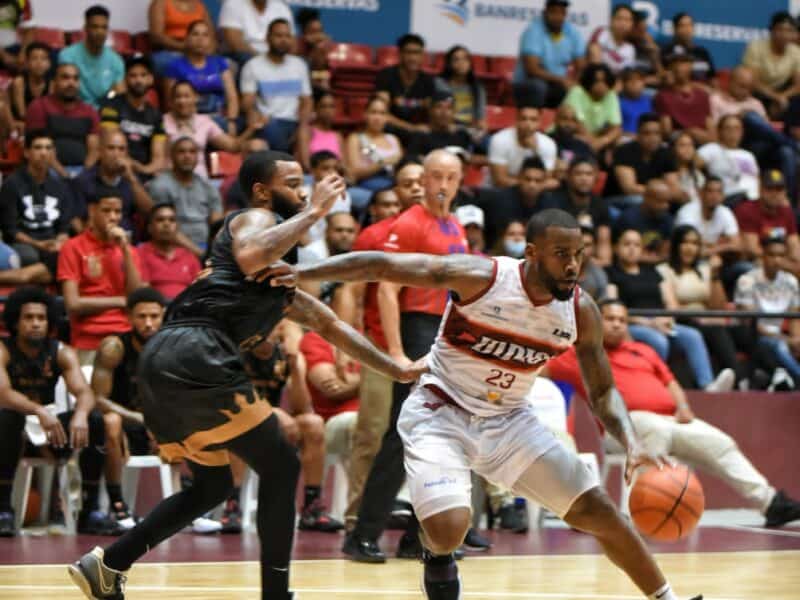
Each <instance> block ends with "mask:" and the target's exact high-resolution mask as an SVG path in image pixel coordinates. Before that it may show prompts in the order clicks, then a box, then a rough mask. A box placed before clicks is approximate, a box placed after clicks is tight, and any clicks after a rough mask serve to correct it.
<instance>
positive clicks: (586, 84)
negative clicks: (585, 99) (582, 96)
mask: <svg viewBox="0 0 800 600" xmlns="http://www.w3.org/2000/svg"><path fill="white" fill-rule="evenodd" d="M598 73H602V74H603V75H605V78H606V85H608V88H609V91H611V90H612V89H613V88H614V85H615V84H616V83H617V78H616V77H615V76H614V73H612V72H611V69H609V68H608V65H607V64H605V63H600V64H591V65H587V66H586V68H585V69H584V70H583V73H581V76H580V81H579V83H580V85H581V87H582V88H583V89H584V90H586V91H587V92H588V91H589V90H590V89H591V88H592V84H594V82H595V79H597V74H598Z"/></svg>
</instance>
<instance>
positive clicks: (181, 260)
mask: <svg viewBox="0 0 800 600" xmlns="http://www.w3.org/2000/svg"><path fill="white" fill-rule="evenodd" d="M147 232H148V233H149V234H150V240H149V241H147V242H144V243H143V244H140V245H139V246H138V247H137V250H138V251H139V259H140V261H141V265H142V272H141V277H142V281H143V282H144V283H146V284H148V285H150V286H151V287H152V288H153V289H155V290H157V291H158V292H159V293H161V294H162V295H163V296H164V297H165V298H167V299H168V300H172V299H173V298H175V297H176V296H177V295H178V294H180V293H181V292H182V291H183V290H184V289H186V287H188V286H189V284H190V283H192V281H194V279H195V277H197V274H198V273H199V272H200V261H199V260H198V258H197V257H196V256H195V255H194V254H192V253H191V252H190V251H189V250H187V249H186V248H184V247H183V246H181V245H180V244H178V215H177V211H176V210H175V206H174V205H172V204H169V203H162V204H156V205H155V206H154V207H153V209H152V210H151V211H150V216H149V218H148V221H147Z"/></svg>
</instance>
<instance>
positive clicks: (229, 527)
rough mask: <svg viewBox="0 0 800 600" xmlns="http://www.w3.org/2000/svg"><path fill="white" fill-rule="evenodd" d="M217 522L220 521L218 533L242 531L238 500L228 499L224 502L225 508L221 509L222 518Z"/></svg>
mask: <svg viewBox="0 0 800 600" xmlns="http://www.w3.org/2000/svg"><path fill="white" fill-rule="evenodd" d="M219 522H220V523H222V531H221V532H220V533H229V534H236V533H242V511H241V510H240V509H239V502H238V501H236V500H235V499H230V500H228V501H227V502H226V503H225V509H224V510H223V511H222V518H221V519H220V520H219Z"/></svg>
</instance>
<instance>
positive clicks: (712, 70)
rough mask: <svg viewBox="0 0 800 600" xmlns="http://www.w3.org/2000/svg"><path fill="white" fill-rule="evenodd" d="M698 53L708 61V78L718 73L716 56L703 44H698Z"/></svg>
mask: <svg viewBox="0 0 800 600" xmlns="http://www.w3.org/2000/svg"><path fill="white" fill-rule="evenodd" d="M696 51H697V53H698V54H700V55H701V56H702V57H703V60H704V61H706V62H707V63H708V67H709V69H708V78H709V79H711V78H712V77H715V76H716V75H717V69H716V67H715V66H714V58H713V57H712V56H711V53H710V52H709V51H708V50H706V49H705V48H704V47H703V46H697V50H696Z"/></svg>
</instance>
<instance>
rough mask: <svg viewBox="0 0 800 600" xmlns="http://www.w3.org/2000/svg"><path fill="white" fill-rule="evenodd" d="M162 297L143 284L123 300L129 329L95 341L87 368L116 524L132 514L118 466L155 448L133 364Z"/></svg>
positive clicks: (157, 325)
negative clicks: (99, 418) (103, 433)
mask: <svg viewBox="0 0 800 600" xmlns="http://www.w3.org/2000/svg"><path fill="white" fill-rule="evenodd" d="M166 304H167V303H166V300H165V299H164V297H163V296H162V295H161V294H159V293H158V291H156V290H154V289H153V288H149V287H142V288H139V289H138V290H136V291H134V292H133V293H132V294H131V295H130V296H128V300H127V305H126V308H127V313H128V319H129V320H130V322H131V326H132V327H131V330H130V331H129V332H127V333H122V334H119V335H110V336H108V337H106V338H104V339H103V341H102V342H100V347H99V348H98V349H97V356H95V359H94V369H93V370H92V381H91V385H92V391H93V392H94V394H95V398H96V399H97V408H98V409H99V410H100V411H101V412H102V413H103V421H104V424H105V430H106V447H105V450H106V468H105V477H106V490H107V491H108V502H109V505H110V506H109V508H110V512H111V514H112V515H113V516H114V520H115V521H116V522H117V524H118V525H119V527H120V528H121V529H124V530H126V531H127V530H128V529H132V528H133V527H134V525H136V519H135V517H134V516H133V513H132V511H131V509H130V507H129V506H128V505H127V504H126V502H125V500H124V499H123V498H122V486H121V481H122V467H123V465H124V464H125V462H126V460H127V458H128V457H129V456H147V455H149V454H155V453H157V451H158V447H157V445H156V444H155V442H154V441H152V440H153V438H152V436H151V435H150V433H149V432H148V431H147V428H146V427H145V425H144V415H143V414H142V405H141V400H140V398H139V387H138V383H137V375H136V372H137V369H138V365H139V353H140V352H141V351H142V348H143V346H144V344H145V343H146V342H147V340H149V339H150V338H151V337H153V336H154V335H155V333H156V332H157V331H158V330H159V329H161V322H162V320H163V318H164V308H165V306H166Z"/></svg>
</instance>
